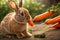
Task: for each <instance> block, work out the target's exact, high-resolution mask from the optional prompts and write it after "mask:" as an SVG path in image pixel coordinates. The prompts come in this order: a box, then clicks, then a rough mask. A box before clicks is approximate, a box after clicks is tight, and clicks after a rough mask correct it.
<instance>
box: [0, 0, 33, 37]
mask: <svg viewBox="0 0 60 40" xmlns="http://www.w3.org/2000/svg"><path fill="white" fill-rule="evenodd" d="M8 4H9V5H10V7H11V8H12V9H13V10H14V12H12V13H8V14H7V15H6V16H5V17H4V19H3V20H2V21H1V24H0V29H1V33H3V34H4V35H8V34H15V35H17V37H18V38H23V37H30V36H32V35H31V34H30V33H29V32H28V28H27V22H28V20H30V19H31V16H30V14H29V11H28V10H27V9H25V8H23V7H22V0H20V2H19V6H17V5H16V3H15V2H13V1H11V0H8Z"/></svg>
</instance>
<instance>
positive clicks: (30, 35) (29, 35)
mask: <svg viewBox="0 0 60 40" xmlns="http://www.w3.org/2000/svg"><path fill="white" fill-rule="evenodd" d="M24 35H25V37H32V34H31V33H29V32H25V33H24Z"/></svg>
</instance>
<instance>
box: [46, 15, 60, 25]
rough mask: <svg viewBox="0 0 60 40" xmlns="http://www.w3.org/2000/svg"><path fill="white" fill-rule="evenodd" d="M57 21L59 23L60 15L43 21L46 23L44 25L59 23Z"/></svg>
mask: <svg viewBox="0 0 60 40" xmlns="http://www.w3.org/2000/svg"><path fill="white" fill-rule="evenodd" d="M59 21H60V15H59V16H57V17H55V18H53V19H47V20H46V21H45V23H46V24H54V23H57V22H59Z"/></svg>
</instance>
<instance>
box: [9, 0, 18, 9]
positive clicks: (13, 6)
mask: <svg viewBox="0 0 60 40" xmlns="http://www.w3.org/2000/svg"><path fill="white" fill-rule="evenodd" d="M8 3H9V5H10V7H11V8H12V9H13V10H16V9H17V8H18V7H17V5H16V3H15V2H13V1H11V0H8Z"/></svg>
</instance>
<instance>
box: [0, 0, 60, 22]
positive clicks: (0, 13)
mask: <svg viewBox="0 0 60 40" xmlns="http://www.w3.org/2000/svg"><path fill="white" fill-rule="evenodd" d="M13 1H15V2H16V3H17V4H18V1H17V0H13ZM23 6H24V7H25V8H26V9H28V10H29V12H30V14H31V16H32V17H33V18H34V16H36V15H38V14H41V13H43V12H45V11H48V10H52V9H53V10H57V12H56V13H55V14H53V15H52V16H51V17H55V16H57V15H60V3H59V4H58V5H56V6H54V5H52V6H51V7H50V8H45V5H44V4H42V3H39V2H37V1H35V0H23ZM9 12H12V9H11V8H10V7H9V5H8V0H0V21H1V20H2V19H3V18H4V16H5V15H6V14H7V13H9Z"/></svg>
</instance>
